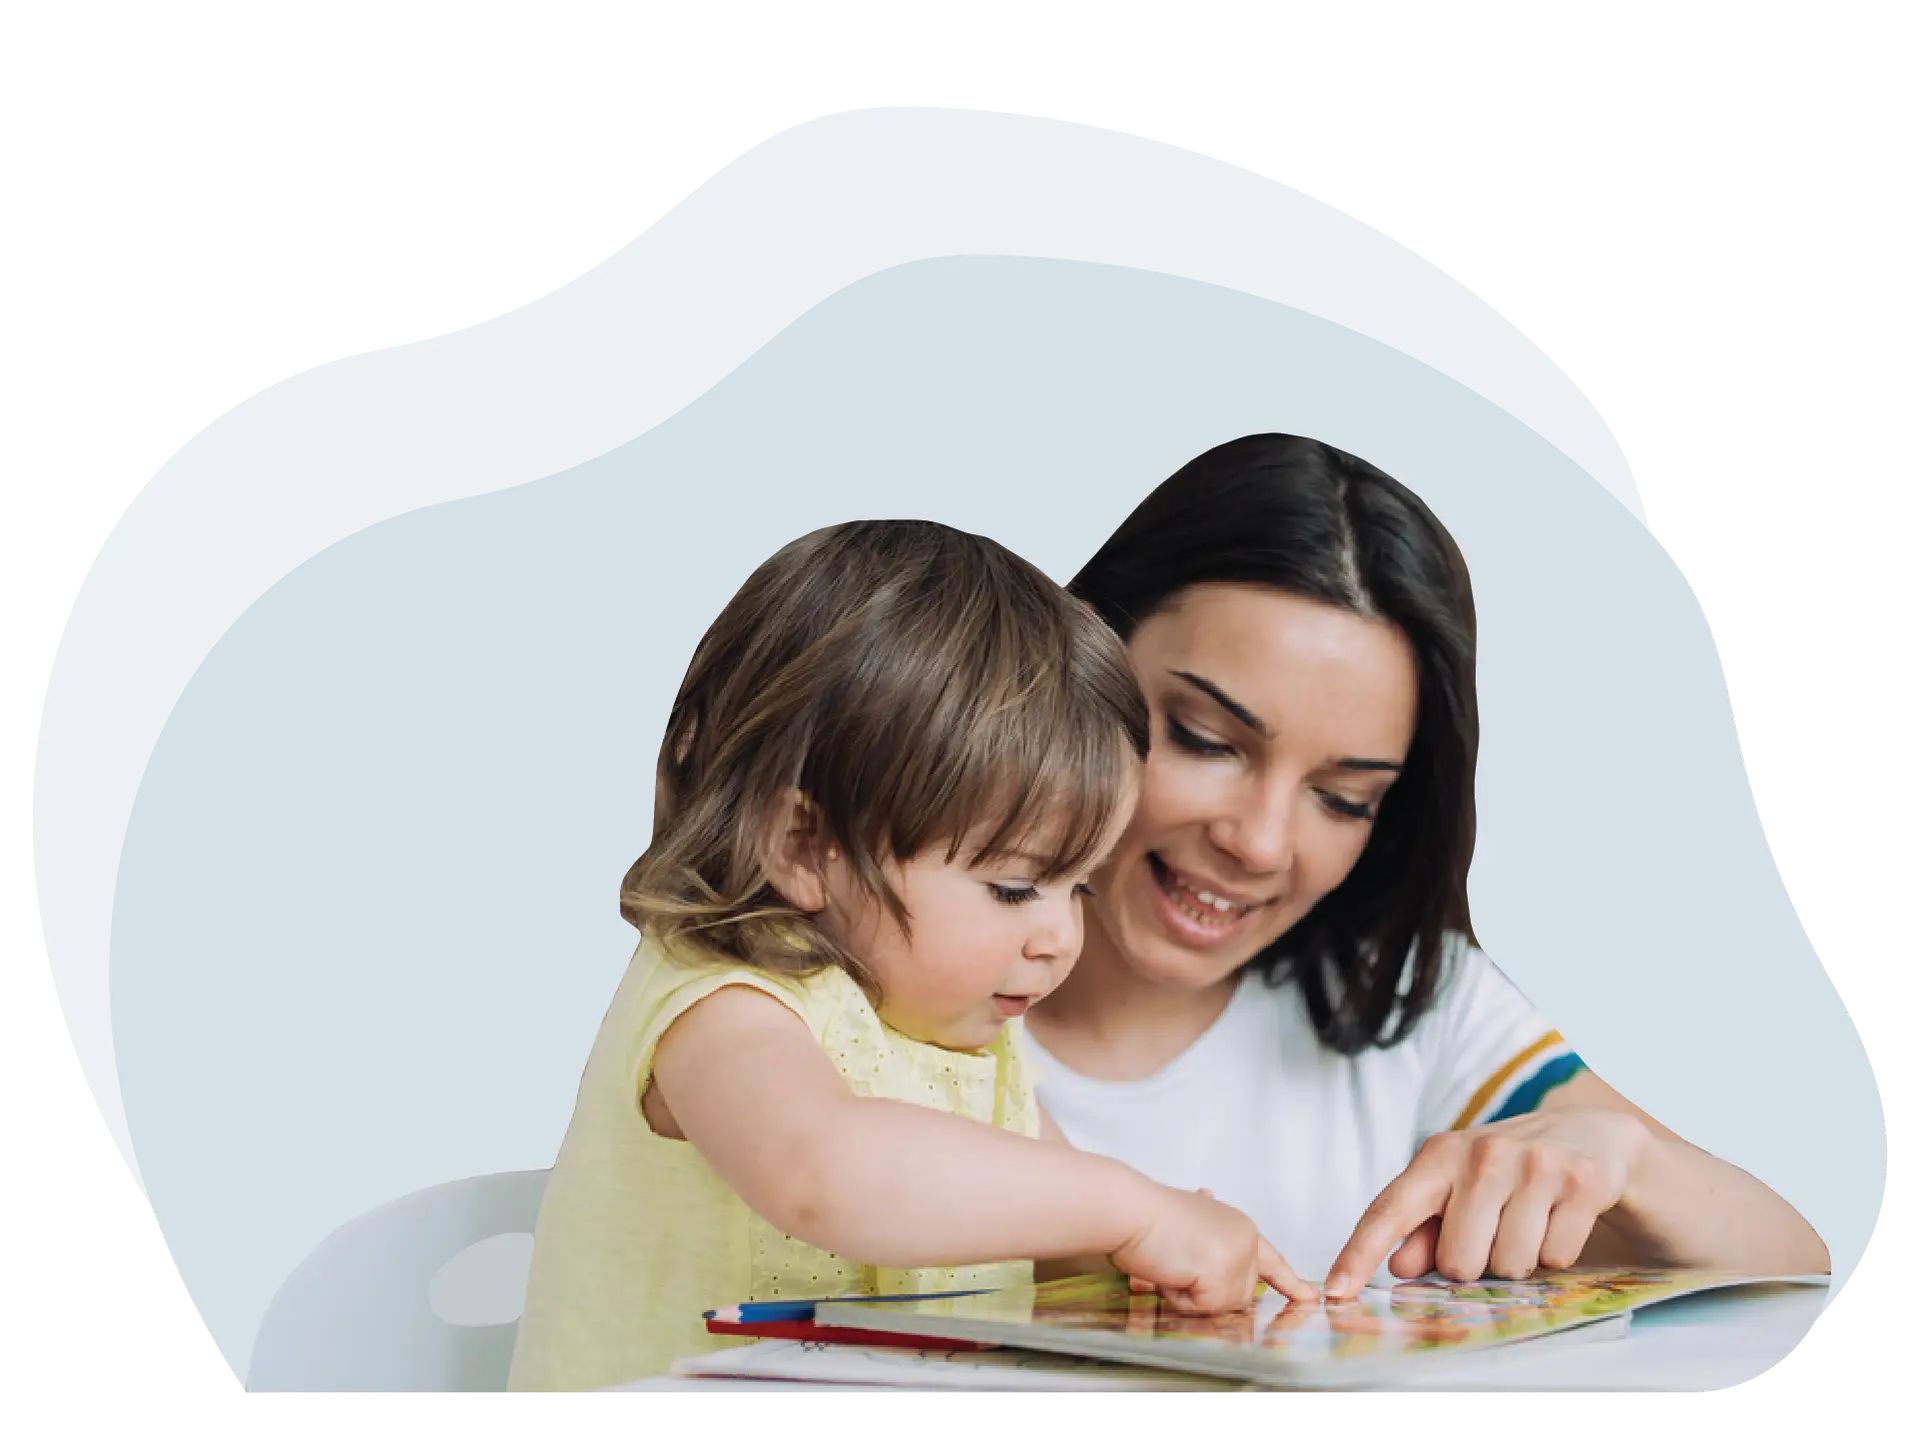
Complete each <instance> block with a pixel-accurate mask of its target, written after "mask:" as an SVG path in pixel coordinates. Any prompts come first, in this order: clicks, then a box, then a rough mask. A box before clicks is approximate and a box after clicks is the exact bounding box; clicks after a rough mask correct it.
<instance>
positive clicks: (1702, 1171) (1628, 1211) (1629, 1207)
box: [1539, 1072, 1832, 1273]
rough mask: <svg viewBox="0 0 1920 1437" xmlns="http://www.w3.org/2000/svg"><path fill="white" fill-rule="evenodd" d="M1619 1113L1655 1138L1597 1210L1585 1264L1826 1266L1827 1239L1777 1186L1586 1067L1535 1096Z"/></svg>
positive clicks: (1729, 1268) (1546, 1107)
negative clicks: (1696, 1141) (1664, 1121)
mask: <svg viewBox="0 0 1920 1437" xmlns="http://www.w3.org/2000/svg"><path fill="white" fill-rule="evenodd" d="M1581 1108H1594V1109H1601V1110H1604V1111H1609V1112H1617V1113H1625V1114H1627V1115H1629V1116H1630V1117H1632V1118H1635V1119H1637V1120H1638V1121H1639V1123H1640V1124H1641V1126H1643V1127H1644V1128H1646V1130H1647V1131H1648V1133H1649V1134H1651V1136H1652V1141H1651V1142H1650V1143H1649V1144H1648V1145H1647V1147H1646V1149H1645V1151H1644V1152H1643V1153H1642V1154H1641V1157H1640V1160H1639V1161H1638V1162H1637V1163H1635V1164H1634V1166H1633V1170H1632V1173H1631V1175H1630V1176H1629V1178H1628V1181H1627V1185H1626V1188H1625V1189H1624V1191H1622V1193H1621V1195H1620V1200H1619V1201H1618V1202H1616V1203H1615V1204H1614V1205H1613V1206H1612V1207H1611V1208H1609V1209H1607V1210H1606V1211H1605V1212H1603V1213H1602V1214H1601V1215H1600V1217H1599V1219H1598V1220H1597V1221H1596V1223H1595V1225H1594V1230H1593V1235H1592V1237H1591V1239H1590V1240H1589V1241H1588V1243H1587V1246H1586V1248H1585V1249H1584V1250H1583V1251H1582V1253H1581V1260H1582V1261H1583V1262H1589V1263H1622V1264H1639V1263H1644V1264H1659V1265H1661V1266H1668V1267H1712V1268H1719V1269H1721V1270H1722V1271H1726V1272H1758V1273H1805V1272H1828V1271H1830V1270H1831V1267H1832V1259H1831V1258H1830V1257H1829V1256H1828V1254H1827V1245H1826V1243H1824V1242H1822V1241H1821V1240H1820V1234H1818V1233H1817V1232H1815V1231H1814V1230H1813V1227H1812V1225H1811V1224H1810V1223H1808V1221H1807V1220H1806V1219H1805V1218H1803V1217H1802V1216H1800V1214H1799V1213H1798V1212H1796V1211H1795V1210H1794V1208H1793V1206H1792V1205H1791V1204H1790V1203H1788V1202H1787V1201H1786V1199H1785V1198H1782V1197H1781V1196H1780V1195H1779V1194H1778V1193H1776V1192H1774V1190H1773V1189H1772V1188H1770V1187H1768V1186H1767V1185H1766V1184H1765V1183H1763V1182H1761V1181H1760V1180H1759V1179H1758V1178H1756V1177H1754V1176H1753V1175H1752V1174H1751V1173H1748V1172H1746V1171H1744V1170H1742V1169H1740V1168H1737V1167H1735V1166H1734V1165H1733V1164H1732V1163H1729V1162H1725V1161H1723V1160H1722V1159H1720V1158H1716V1157H1715V1156H1714V1155H1713V1154H1712V1153H1709V1152H1707V1151H1706V1150H1705V1149H1702V1148H1697V1147H1695V1146H1694V1145H1693V1144H1692V1143H1689V1142H1687V1141H1686V1140H1685V1139H1684V1138H1682V1137H1680V1136H1679V1134H1677V1133H1675V1132H1673V1131H1672V1130H1671V1129H1670V1128H1667V1127H1664V1126H1662V1125H1661V1124H1660V1123H1658V1122H1656V1121H1654V1119H1653V1118H1652V1117H1650V1116H1649V1115H1648V1114H1646V1113H1644V1112H1642V1111H1641V1110H1640V1109H1639V1108H1637V1107H1635V1106H1634V1105H1633V1104H1632V1103H1630V1102H1628V1101H1627V1100H1626V1099H1625V1098H1623V1097H1622V1096H1621V1095H1620V1094H1619V1093H1617V1092H1615V1091H1614V1090H1613V1089H1612V1088H1610V1087H1608V1086H1607V1084H1605V1083H1604V1082H1602V1081H1601V1080H1600V1079H1599V1078H1598V1077H1596V1076H1595V1075H1594V1074H1593V1073H1591V1072H1583V1073H1579V1074H1576V1075H1575V1076H1574V1077H1573V1078H1572V1079H1571V1080H1569V1081H1568V1082H1566V1083H1565V1084H1563V1085H1561V1086H1560V1087H1558V1088H1556V1089H1554V1090H1553V1091H1552V1092H1550V1093H1548V1094H1547V1096H1546V1097H1545V1098H1544V1099H1543V1100H1542V1101H1541V1104H1540V1109H1539V1110H1540V1111H1541V1112H1542V1113H1554V1112H1560V1111H1566V1112H1573V1111H1577V1110H1579V1109H1581Z"/></svg>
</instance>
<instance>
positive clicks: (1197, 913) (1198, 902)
mask: <svg viewBox="0 0 1920 1437" xmlns="http://www.w3.org/2000/svg"><path fill="white" fill-rule="evenodd" d="M1147 867H1148V868H1149V870H1151V872H1152V874H1153V880H1154V890H1155V892H1156V893H1157V894H1158V896H1159V898H1160V900H1161V901H1160V903H1159V904H1158V905H1157V907H1158V909H1159V913H1160V916H1161V918H1162V920H1163V922H1164V923H1165V926H1166V927H1168V928H1169V929H1171V930H1172V932H1173V934H1174V936H1176V937H1178V938H1180V939H1181V940H1182V941H1183V942H1186V943H1188V944H1192V945H1196V946H1202V947H1210V946H1212V945H1213V944H1216V943H1220V942H1223V941H1224V940H1225V939H1227V938H1228V937H1229V936H1231V935H1232V934H1233V933H1234V931H1235V930H1237V929H1238V928H1239V927H1240V925H1241V922H1242V921H1243V920H1244V919H1245V918H1246V916H1247V915H1248V914H1249V913H1252V912H1253V911H1254V910H1255V909H1259V908H1264V907H1266V906H1267V904H1268V903H1269V902H1271V901H1272V900H1270V899H1260V900H1248V899H1243V898H1232V897H1228V896H1227V895H1225V894H1223V893H1220V892H1218V891H1217V889H1216V888H1214V887H1212V886H1210V885H1208V884H1207V883H1206V882H1205V881H1204V880H1201V879H1197V878H1190V877H1188V876H1187V875H1186V874H1183V873H1181V872H1180V871H1179V870H1178V869H1176V868H1173V867H1172V866H1170V865H1169V864H1168V863H1167V862H1166V860H1165V859H1163V858H1161V857H1160V855H1159V854H1157V853H1149V854H1147Z"/></svg>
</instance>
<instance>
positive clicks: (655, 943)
mask: <svg viewBox="0 0 1920 1437" xmlns="http://www.w3.org/2000/svg"><path fill="white" fill-rule="evenodd" d="M628 984H629V986H631V987H632V988H634V990H635V993H636V997H638V999H639V1001H640V1005H641V1006H643V1007H646V1008H673V1009H680V1010H684V1008H685V1007H688V1006H691V1005H692V1004H693V1003H695V1002H698V1001H699V1000H700V999H701V998H703V997H705V996H707V995H708V994H709V993H713V992H717V991H718V990H719V989H721V988H724V987H727V986H729V985H740V986H743V987H750V988H757V989H759V990H760V991H762V992H764V993H766V994H767V995H768V996H770V997H772V998H774V999H776V1000H778V1001H779V1002H781V1003H784V1004H785V1005H786V1006H787V1007H789V1008H791V1009H792V1010H793V1011H794V1012H795V1013H796V1014H798V1015H799V1016H800V1017H801V1018H802V1019H803V1020H805V1022H806V1023H807V1026H808V1027H810V1028H812V1029H813V1031H814V1033H815V1035H816V1036H818V1035H820V1034H823V1033H824V1032H826V1031H827V1030H828V1029H829V1028H833V1027H837V1026H840V1025H842V1024H844V1023H845V1022H846V1021H848V1020H849V1019H850V1018H851V1019H852V1021H854V1022H855V1023H856V1024H858V1023H859V1022H860V1010H861V1009H865V1010H866V1013H867V1014H871V1012H872V1008H871V1005H870V1004H868V1002H867V998H866V995H865V994H864V993H863V992H862V991H861V989H860V986H859V985H858V984H857V983H855V982H854V981H853V979H852V978H851V977H850V976H849V975H848V974H847V973H846V972H844V971H843V970H842V969H840V968H837V967H832V966H827V967H822V968H819V969H816V970H814V971H812V972H807V973H790V972H782V971H779V970H777V969H773V968H762V967H758V966H755V965H753V964H748V963H742V962H740V961H738V960H737V959H734V958H729V957H726V956H725V955H722V954H718V953H714V952H712V951H711V950H709V949H706V948H703V947H701V946H700V945H699V944H697V943H693V942H689V941H687V940H685V939H677V940H674V941H672V942H662V941H660V940H658V939H656V938H652V937H643V938H642V939H641V941H640V946H639V947H638V948H637V949H636V950H635V951H634V955H633V962H632V966H631V968H630V969H629V972H628Z"/></svg>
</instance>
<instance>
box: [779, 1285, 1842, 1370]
mask: <svg viewBox="0 0 1920 1437" xmlns="http://www.w3.org/2000/svg"><path fill="white" fill-rule="evenodd" d="M1826 1281H1827V1279H1826V1278H1825V1277H1824V1276H1804V1277H1785V1278H1775V1277H1756V1276H1750V1275H1746V1274H1740V1273H1725V1272H1705V1271H1695V1270H1684V1269H1675V1270H1665V1271H1657V1270H1633V1269H1627V1268H1610V1269H1587V1270H1584V1271H1577V1272H1559V1273H1540V1274H1538V1275H1536V1276H1535V1277H1533V1278H1531V1279H1529V1280H1527V1281H1524V1282H1506V1281H1499V1280H1494V1279H1488V1280H1485V1281H1481V1282H1473V1283H1450V1282H1443V1281H1439V1280H1437V1279H1435V1280H1424V1281H1419V1282H1404V1283H1401V1284H1399V1285H1398V1286H1396V1287H1394V1288H1392V1289H1390V1290H1382V1289H1377V1288H1368V1289H1367V1290H1366V1291H1365V1292H1363V1293H1362V1294H1361V1295H1360V1296H1359V1297H1358V1298H1356V1299H1354V1300H1352V1301H1349V1302H1334V1303H1325V1304H1315V1305H1312V1306H1306V1305H1301V1304H1289V1303H1288V1302H1287V1301H1286V1300H1285V1299H1284V1298H1282V1297H1280V1296H1279V1295H1278V1294H1274V1293H1268V1294H1267V1295H1266V1296H1265V1297H1264V1298H1263V1299H1262V1300H1261V1301H1260V1303H1259V1305H1258V1306H1257V1307H1255V1308H1253V1309H1252V1310H1250V1311H1246V1312H1240V1313H1231V1314H1227V1315H1224V1316H1216V1317H1190V1316H1185V1315H1182V1314H1180V1313H1176V1312H1174V1311H1173V1310H1172V1309H1171V1308H1168V1307H1166V1306H1164V1305H1163V1304H1162V1303H1161V1301H1160V1299H1159V1298H1157V1297H1136V1296H1133V1295H1132V1294H1130V1293H1129V1292H1128V1290H1127V1283H1126V1279H1125V1278H1122V1277H1074V1278H1066V1279H1063V1280H1061V1281H1059V1282H1050V1283H1042V1284H1040V1285H1039V1286H1036V1287H1016V1288H1007V1289H1004V1290H1002V1291H999V1292H986V1293H978V1294H974V1295H972V1296H966V1297H944V1298H928V1299H925V1300H923V1301H918V1302H889V1303H868V1302H862V1301H860V1300H859V1299H845V1300H839V1301H833V1302H822V1303H820V1304H819V1305H818V1307H817V1309H816V1311H815V1315H814V1321H815V1322H816V1324H818V1325H819V1326H822V1327H834V1326H843V1327H859V1328H865V1329H867V1330H869V1331H882V1332H904V1333H915V1334H919V1335H922V1336H931V1337H947V1338H960V1339H965V1340H968V1341H972V1342H980V1343H989V1344H996V1345H999V1346H1004V1347H1015V1348H1025V1349H1030V1350H1033V1351H1036V1352H1053V1353H1063V1354H1067V1355H1069V1356H1076V1357H1089V1358H1098V1359H1101V1360H1103V1361H1107V1362H1123V1363H1134V1364H1138V1365H1140V1366H1145V1367H1161V1368H1166V1369H1169V1370H1171V1371H1177V1372H1191V1373H1199V1374H1203V1375H1206V1376H1212V1377H1224V1378H1236V1379H1239V1380H1241V1381H1244V1382H1256V1383H1259V1384H1261V1385H1263V1386H1268V1387H1349V1386H1366V1385H1370V1384H1373V1383H1377V1382H1380V1381H1392V1380H1393V1379H1394V1378H1395V1377H1396V1376H1399V1375H1401V1374H1404V1373H1405V1372H1406V1371H1407V1365H1408V1364H1410V1363H1418V1364H1422V1365H1425V1364H1429V1363H1433V1362H1439V1361H1444V1359H1445V1357H1446V1355H1447V1354H1452V1353H1464V1352H1477V1351H1484V1350H1487V1349H1489V1348H1493V1347H1498V1346H1501V1345H1503V1344H1506V1343H1512V1342H1520V1341H1525V1340H1527V1339H1530V1338H1536V1337H1541V1336H1545V1335H1549V1334H1553V1333H1559V1332H1565V1331H1569V1330H1571V1329H1574V1328H1578V1327H1582V1326H1586V1325H1588V1324H1592V1323H1596V1322H1601V1321H1603V1320H1605V1319H1608V1318H1615V1317H1619V1316H1621V1315H1622V1314H1626V1313H1631V1312H1632V1311H1633V1310H1634V1309H1636V1308H1642V1307H1646V1306H1648V1305H1650V1304H1652V1303H1656V1302H1661V1301H1664V1300H1666V1299H1668V1298H1673V1297H1679V1296H1682V1295H1684V1294H1686V1293H1692V1292H1706V1291H1709V1290H1711V1289H1714V1288H1724V1287H1735V1286H1742V1285H1747V1284H1754V1283H1769V1282H1787V1283H1794V1284H1824V1283H1825V1282H1826Z"/></svg>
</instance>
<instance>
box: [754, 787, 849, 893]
mask: <svg viewBox="0 0 1920 1437" xmlns="http://www.w3.org/2000/svg"><path fill="white" fill-rule="evenodd" d="M765 844H766V850H765V851H766V863H767V882H769V883H771V884H772V885H773V888H774V891H775V892H776V893H778V894H779V895H780V896H781V897H782V898H784V899H786V901H787V902H788V903H789V904H791V905H792V906H793V907H795V908H797V909H799V910H800V911H801V912H802V913H818V912H820V910H821V909H823V908H825V907H826V906H827V867H828V865H829V864H831V863H834V862H836V861H837V860H838V859H839V857H840V850H839V849H838V848H837V847H835V846H834V845H833V844H831V843H829V842H827V836H826V832H825V830H824V829H823V828H822V826H821V823H820V810H819V808H818V807H816V806H815V804H814V802H813V800H812V799H810V798H808V797H807V796H806V795H805V794H804V793H802V792H800V790H799V789H797V788H796V789H789V790H788V792H787V798H786V801H785V802H783V803H782V804H780V805H779V807H778V809H777V811H776V812H775V813H774V815H773V817H772V819H771V820H769V822H768V824H767V835H766V839H765Z"/></svg>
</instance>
